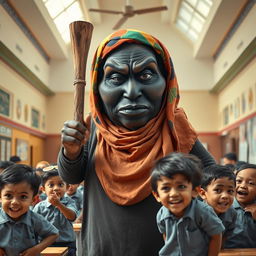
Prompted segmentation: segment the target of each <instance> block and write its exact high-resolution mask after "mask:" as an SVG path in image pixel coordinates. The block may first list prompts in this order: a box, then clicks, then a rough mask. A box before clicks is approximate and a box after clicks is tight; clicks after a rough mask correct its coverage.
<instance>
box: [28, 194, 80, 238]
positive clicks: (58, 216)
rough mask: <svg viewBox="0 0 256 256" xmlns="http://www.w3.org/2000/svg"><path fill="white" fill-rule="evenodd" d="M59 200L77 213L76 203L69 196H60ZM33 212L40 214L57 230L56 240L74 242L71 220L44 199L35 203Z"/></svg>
mask: <svg viewBox="0 0 256 256" xmlns="http://www.w3.org/2000/svg"><path fill="white" fill-rule="evenodd" d="M60 202H61V203H62V204H64V205H65V206H66V207H67V208H69V209H71V210H72V211H74V212H75V213H76V215H77V208H76V203H75V201H74V200H73V199H71V198H70V197H63V198H61V200H60ZM33 211H34V212H36V213H39V214H41V215H42V216H44V217H45V219H47V220H48V221H49V222H50V223H52V224H53V225H54V226H55V227H56V228H57V229H58V230H59V237H58V239H57V240H56V242H74V241H75V239H76V237H75V233H74V230H73V224H72V221H70V220H68V219H67V218H66V217H65V216H64V215H63V214H62V213H61V212H60V210H59V209H58V208H56V207H55V206H53V205H51V204H50V203H49V202H48V200H47V199H46V200H44V201H41V202H39V203H38V204H36V205H35V207H34V209H33Z"/></svg>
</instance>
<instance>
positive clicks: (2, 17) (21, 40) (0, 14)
mask: <svg viewBox="0 0 256 256" xmlns="http://www.w3.org/2000/svg"><path fill="white" fill-rule="evenodd" d="M0 24H1V26H0V40H1V41H2V42H3V43H4V44H5V46H6V47H8V49H9V50H11V51H12V52H13V54H15V56H16V57H17V58H18V59H20V60H21V61H22V62H23V63H24V64H25V65H26V66H27V67H28V68H29V69H30V70H31V71H32V72H33V73H34V74H35V75H36V76H37V77H38V78H39V79H40V80H41V81H42V82H44V83H45V84H46V85H48V83H49V65H48V63H47V62H46V60H45V59H44V58H43V57H42V55H41V54H40V53H39V52H38V50H37V48H36V47H35V46H34V45H33V44H32V43H31V41H30V40H29V39H28V38H27V36H26V35H25V33H24V32H23V31H22V30H21V29H20V28H19V27H18V25H17V24H16V23H15V22H14V21H13V19H12V18H11V17H10V16H9V14H8V13H7V12H6V11H5V10H4V9H3V7H2V6H0ZM17 47H18V48H20V49H21V51H19V50H17Z"/></svg>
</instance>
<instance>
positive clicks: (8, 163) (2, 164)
mask: <svg viewBox="0 0 256 256" xmlns="http://www.w3.org/2000/svg"><path fill="white" fill-rule="evenodd" d="M14 164H15V163H14V162H11V161H0V169H3V170H4V169H5V168H7V167H9V166H11V165H14Z"/></svg>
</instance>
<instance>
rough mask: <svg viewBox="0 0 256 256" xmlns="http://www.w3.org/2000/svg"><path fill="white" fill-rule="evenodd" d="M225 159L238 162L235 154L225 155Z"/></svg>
mask: <svg viewBox="0 0 256 256" xmlns="http://www.w3.org/2000/svg"><path fill="white" fill-rule="evenodd" d="M224 158H227V159H229V160H234V161H237V155H236V153H233V152H230V153H227V154H225V155H224Z"/></svg>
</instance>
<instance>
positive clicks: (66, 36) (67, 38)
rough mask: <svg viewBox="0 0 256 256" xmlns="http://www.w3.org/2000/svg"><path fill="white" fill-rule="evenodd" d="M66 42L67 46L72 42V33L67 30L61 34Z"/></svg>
mask: <svg viewBox="0 0 256 256" xmlns="http://www.w3.org/2000/svg"><path fill="white" fill-rule="evenodd" d="M61 36H62V38H63V40H64V42H65V43H66V44H67V43H69V42H70V33H69V30H65V31H64V32H63V33H62V34H61Z"/></svg>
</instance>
